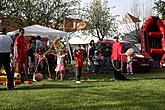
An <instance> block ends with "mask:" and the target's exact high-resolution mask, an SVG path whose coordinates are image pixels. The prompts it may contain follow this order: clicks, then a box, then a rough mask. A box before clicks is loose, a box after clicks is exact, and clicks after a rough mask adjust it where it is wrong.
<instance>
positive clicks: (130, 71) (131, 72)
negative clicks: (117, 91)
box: [126, 56, 133, 74]
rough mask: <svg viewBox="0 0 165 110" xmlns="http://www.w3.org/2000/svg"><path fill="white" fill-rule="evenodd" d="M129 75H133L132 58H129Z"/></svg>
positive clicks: (127, 61)
mask: <svg viewBox="0 0 165 110" xmlns="http://www.w3.org/2000/svg"><path fill="white" fill-rule="evenodd" d="M126 63H127V74H133V70H132V56H127V60H126Z"/></svg>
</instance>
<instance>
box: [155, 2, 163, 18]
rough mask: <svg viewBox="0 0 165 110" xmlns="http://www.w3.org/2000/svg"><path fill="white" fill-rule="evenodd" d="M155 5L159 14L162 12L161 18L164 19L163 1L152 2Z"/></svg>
mask: <svg viewBox="0 0 165 110" xmlns="http://www.w3.org/2000/svg"><path fill="white" fill-rule="evenodd" d="M154 4H155V7H154V9H156V10H157V11H158V13H159V14H162V18H163V19H165V1H162V0H158V1H156V0H155V2H154Z"/></svg>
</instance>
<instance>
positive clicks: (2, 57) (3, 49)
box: [0, 27, 14, 90]
mask: <svg viewBox="0 0 165 110" xmlns="http://www.w3.org/2000/svg"><path fill="white" fill-rule="evenodd" d="M0 32H1V33H0V67H2V65H3V66H4V69H5V71H6V74H7V89H8V90H10V89H13V87H14V86H13V74H12V72H11V71H10V70H11V69H10V49H11V44H12V42H13V41H12V39H11V38H10V36H8V35H6V28H5V27H2V28H1V29H0Z"/></svg>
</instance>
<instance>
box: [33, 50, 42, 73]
mask: <svg viewBox="0 0 165 110" xmlns="http://www.w3.org/2000/svg"><path fill="white" fill-rule="evenodd" d="M43 53H44V52H43V50H42V49H41V48H38V49H37V53H36V54H35V57H36V65H38V66H39V67H40V69H39V70H40V71H41V70H42V68H43V66H44V65H43Z"/></svg>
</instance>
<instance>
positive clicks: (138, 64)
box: [96, 40, 153, 72]
mask: <svg viewBox="0 0 165 110" xmlns="http://www.w3.org/2000/svg"><path fill="white" fill-rule="evenodd" d="M113 43H114V41H113V40H103V41H98V42H97V43H96V47H97V49H98V50H99V51H100V53H101V54H102V55H103V56H104V54H109V57H110V56H111V52H112V44H113ZM121 44H122V47H123V53H125V52H126V51H127V50H128V49H129V48H133V49H134V52H135V54H134V56H133V59H132V61H133V62H132V65H133V71H134V72H139V71H150V70H151V69H152V65H153V59H152V57H151V56H150V55H149V54H148V53H141V52H140V50H139V49H138V48H137V47H136V46H135V45H134V43H131V42H128V41H121ZM106 50H109V51H106ZM107 52H108V53H107ZM122 60H123V64H124V65H123V71H126V56H125V55H124V56H122Z"/></svg>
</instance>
